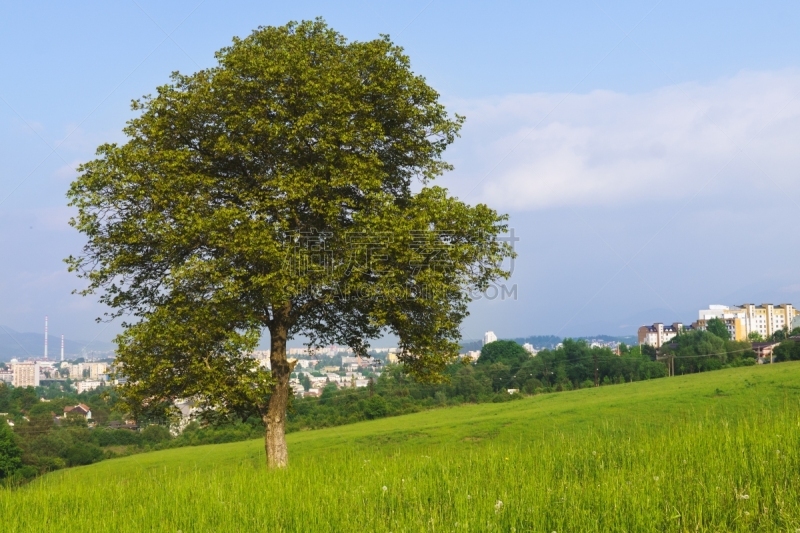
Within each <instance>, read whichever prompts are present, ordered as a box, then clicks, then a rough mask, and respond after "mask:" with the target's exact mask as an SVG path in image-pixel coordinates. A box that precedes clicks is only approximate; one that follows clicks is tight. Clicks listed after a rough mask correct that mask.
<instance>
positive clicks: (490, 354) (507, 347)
mask: <svg viewBox="0 0 800 533" xmlns="http://www.w3.org/2000/svg"><path fill="white" fill-rule="evenodd" d="M530 356H531V354H529V353H528V352H527V351H525V348H523V347H522V346H520V345H519V344H517V343H516V342H514V341H494V342H490V343H489V344H486V345H484V346H483V348H481V355H480V357H478V361H477V364H479V365H485V364H491V363H503V364H505V365H508V366H511V367H514V366H519V365H521V364H522V363H524V362H525V360H526V359H528V358H529V357H530Z"/></svg>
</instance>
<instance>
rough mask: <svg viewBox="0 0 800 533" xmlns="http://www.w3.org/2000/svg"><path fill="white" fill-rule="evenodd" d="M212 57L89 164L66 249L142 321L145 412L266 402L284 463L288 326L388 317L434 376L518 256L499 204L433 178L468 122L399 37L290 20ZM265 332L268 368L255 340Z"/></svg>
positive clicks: (337, 326)
mask: <svg viewBox="0 0 800 533" xmlns="http://www.w3.org/2000/svg"><path fill="white" fill-rule="evenodd" d="M217 60H218V64H217V65H216V66H214V67H212V68H209V69H206V70H202V71H200V72H197V73H194V74H191V75H182V74H174V75H173V77H172V81H171V82H170V83H169V84H167V85H163V86H161V87H159V88H158V90H157V93H156V94H155V95H154V96H148V97H145V98H143V99H141V100H138V101H135V102H134V105H133V108H134V110H135V111H137V112H139V115H138V116H137V117H136V118H134V119H132V120H131V121H130V122H129V123H128V125H127V127H126V128H125V130H124V132H125V134H126V135H127V142H125V143H124V144H121V145H120V144H104V145H102V146H100V147H99V149H98V152H97V156H98V157H97V158H96V159H95V160H93V161H90V162H88V163H86V164H84V165H82V166H81V168H80V175H79V177H78V178H77V179H76V180H75V182H74V183H73V184H72V186H71V188H70V190H69V193H68V195H69V199H70V204H71V205H73V206H75V207H77V209H78V215H77V216H76V217H75V219H74V220H73V221H72V224H73V225H74V226H75V227H76V228H77V229H78V230H80V231H81V232H83V233H84V234H85V236H86V238H87V244H86V246H85V248H84V250H83V252H82V253H81V254H80V255H78V256H77V257H70V258H69V259H68V260H67V261H68V263H69V265H70V268H71V270H73V271H76V272H78V273H79V275H81V276H83V277H84V278H85V279H87V280H88V287H87V288H86V289H85V290H84V291H83V293H84V294H90V293H95V292H96V293H99V294H100V300H101V301H102V302H105V303H106V304H108V305H109V306H110V307H111V308H112V311H111V312H110V313H109V314H110V316H119V315H125V316H128V317H129V318H128V319H127V321H126V322H125V323H124V331H123V333H122V334H121V335H120V336H119V337H118V338H117V343H118V359H117V361H118V362H119V364H120V366H121V368H122V371H123V373H124V374H125V375H126V376H127V378H128V381H127V384H126V385H124V387H123V391H122V393H123V395H124V397H125V398H127V399H128V401H129V404H130V405H131V407H132V408H133V409H145V410H147V409H156V408H159V407H163V406H166V405H169V404H170V402H171V401H173V400H174V399H175V398H180V397H184V398H186V397H192V398H194V399H195V401H198V402H200V405H201V406H203V407H205V408H207V410H208V411H209V412H213V413H214V414H215V415H217V416H224V415H225V414H226V413H240V414H241V413H245V412H252V411H255V412H257V413H258V414H259V416H261V417H262V419H263V421H264V423H265V425H266V432H265V447H266V453H267V458H268V464H269V465H270V466H273V467H282V466H285V465H286V464H287V460H288V454H287V450H286V442H285V436H284V427H285V416H286V408H287V402H288V398H289V394H290V387H289V375H290V373H291V370H292V364H291V362H290V361H289V360H287V358H286V343H287V340H289V339H291V338H292V337H293V336H295V335H303V336H304V337H305V338H306V339H307V340H308V342H309V344H310V345H314V346H319V345H324V344H329V343H338V344H345V345H348V346H350V347H351V348H353V349H354V350H355V351H356V352H358V353H360V354H365V355H366V351H367V348H368V346H369V339H373V338H377V337H379V336H381V335H383V334H385V333H386V332H390V333H393V334H395V335H396V336H397V337H398V339H399V345H400V348H401V355H400V359H401V360H402V362H403V363H404V364H405V368H406V370H407V372H409V373H410V374H412V375H414V376H416V377H417V378H419V379H428V380H436V379H438V377H439V376H441V371H442V370H443V369H444V366H445V364H446V363H447V362H449V361H451V360H452V358H453V357H454V356H455V355H456V353H457V351H458V347H459V346H458V339H459V324H460V323H461V321H462V319H463V318H464V317H465V316H466V314H467V304H468V303H469V293H470V291H481V290H484V289H485V288H486V287H487V286H488V284H489V283H490V282H491V281H492V280H494V279H497V278H502V277H504V276H506V275H507V272H506V271H505V270H504V268H503V265H502V261H503V259H504V258H505V257H508V256H509V255H512V254H513V251H512V250H511V248H510V247H509V246H508V244H507V243H505V242H502V241H501V240H499V239H498V238H497V237H498V236H499V235H500V234H502V233H503V232H505V231H506V229H507V228H506V223H505V221H506V217H505V216H501V215H498V214H497V213H496V212H495V211H493V210H492V209H490V208H488V207H487V206H485V205H482V204H479V205H476V206H469V205H466V204H464V203H462V202H460V201H459V200H458V199H456V198H454V197H452V196H449V195H448V193H447V191H446V190H445V189H442V188H440V187H435V186H432V185H431V181H432V180H433V179H434V178H436V177H437V176H438V175H440V174H442V173H443V172H444V171H446V170H448V169H449V168H450V167H449V165H448V164H447V163H446V162H445V161H443V159H442V153H443V151H444V150H445V148H446V147H447V146H448V145H449V144H450V143H451V142H453V140H454V139H455V138H456V136H457V134H458V131H459V127H460V125H461V122H462V118H461V117H458V116H455V117H452V116H450V115H448V113H447V112H446V110H445V109H444V107H443V106H442V105H441V104H440V103H439V101H438V98H439V96H438V94H437V93H436V92H435V91H434V90H433V89H432V88H431V87H429V86H428V85H427V83H426V82H425V80H424V79H423V78H422V77H420V76H417V75H415V74H414V73H413V72H412V71H411V68H410V63H409V59H408V57H407V56H406V55H404V53H403V51H402V50H401V49H400V48H399V47H397V46H395V45H394V44H393V43H392V42H391V41H390V40H389V38H388V37H383V38H380V39H376V40H372V41H368V42H353V41H347V40H346V39H345V38H344V37H343V36H342V35H340V34H338V33H337V32H335V31H334V30H332V29H331V28H329V27H328V26H327V25H326V24H325V23H324V22H322V21H320V20H317V21H314V22H302V23H299V24H298V23H290V24H288V25H286V26H283V27H266V28H259V29H258V30H256V31H254V32H253V33H252V34H251V35H250V36H248V37H247V38H244V39H235V40H234V42H233V44H232V45H231V46H230V47H227V48H224V49H222V50H220V51H219V52H218V53H217ZM264 329H266V330H268V331H269V334H270V350H271V352H270V364H271V370H270V371H269V372H268V371H266V370H265V369H263V368H260V367H259V366H258V365H257V364H256V361H255V360H254V359H252V358H250V357H247V355H246V353H247V352H248V350H250V349H252V348H253V347H254V346H255V345H256V343H257V342H258V339H259V338H260V336H261V333H262V330H264Z"/></svg>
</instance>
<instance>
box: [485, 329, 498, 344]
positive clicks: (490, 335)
mask: <svg viewBox="0 0 800 533" xmlns="http://www.w3.org/2000/svg"><path fill="white" fill-rule="evenodd" d="M496 340H497V335H495V334H494V331H487V332H486V333H484V334H483V345H484V346H486V345H487V344H489V343H490V342H495V341H496Z"/></svg>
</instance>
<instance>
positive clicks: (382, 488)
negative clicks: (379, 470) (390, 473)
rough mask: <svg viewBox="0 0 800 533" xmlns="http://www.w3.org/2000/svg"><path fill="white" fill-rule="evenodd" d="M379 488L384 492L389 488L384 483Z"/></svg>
mask: <svg viewBox="0 0 800 533" xmlns="http://www.w3.org/2000/svg"><path fill="white" fill-rule="evenodd" d="M381 490H382V491H383V492H386V491H387V490H389V489H388V488H387V487H386V485H384V486H383V487H381Z"/></svg>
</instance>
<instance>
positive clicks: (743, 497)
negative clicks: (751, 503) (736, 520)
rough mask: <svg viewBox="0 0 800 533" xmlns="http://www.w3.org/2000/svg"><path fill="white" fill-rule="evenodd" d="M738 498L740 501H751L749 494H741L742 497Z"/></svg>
mask: <svg viewBox="0 0 800 533" xmlns="http://www.w3.org/2000/svg"><path fill="white" fill-rule="evenodd" d="M738 498H739V499H740V500H749V499H750V495H749V494H740V495H739V496H738Z"/></svg>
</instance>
